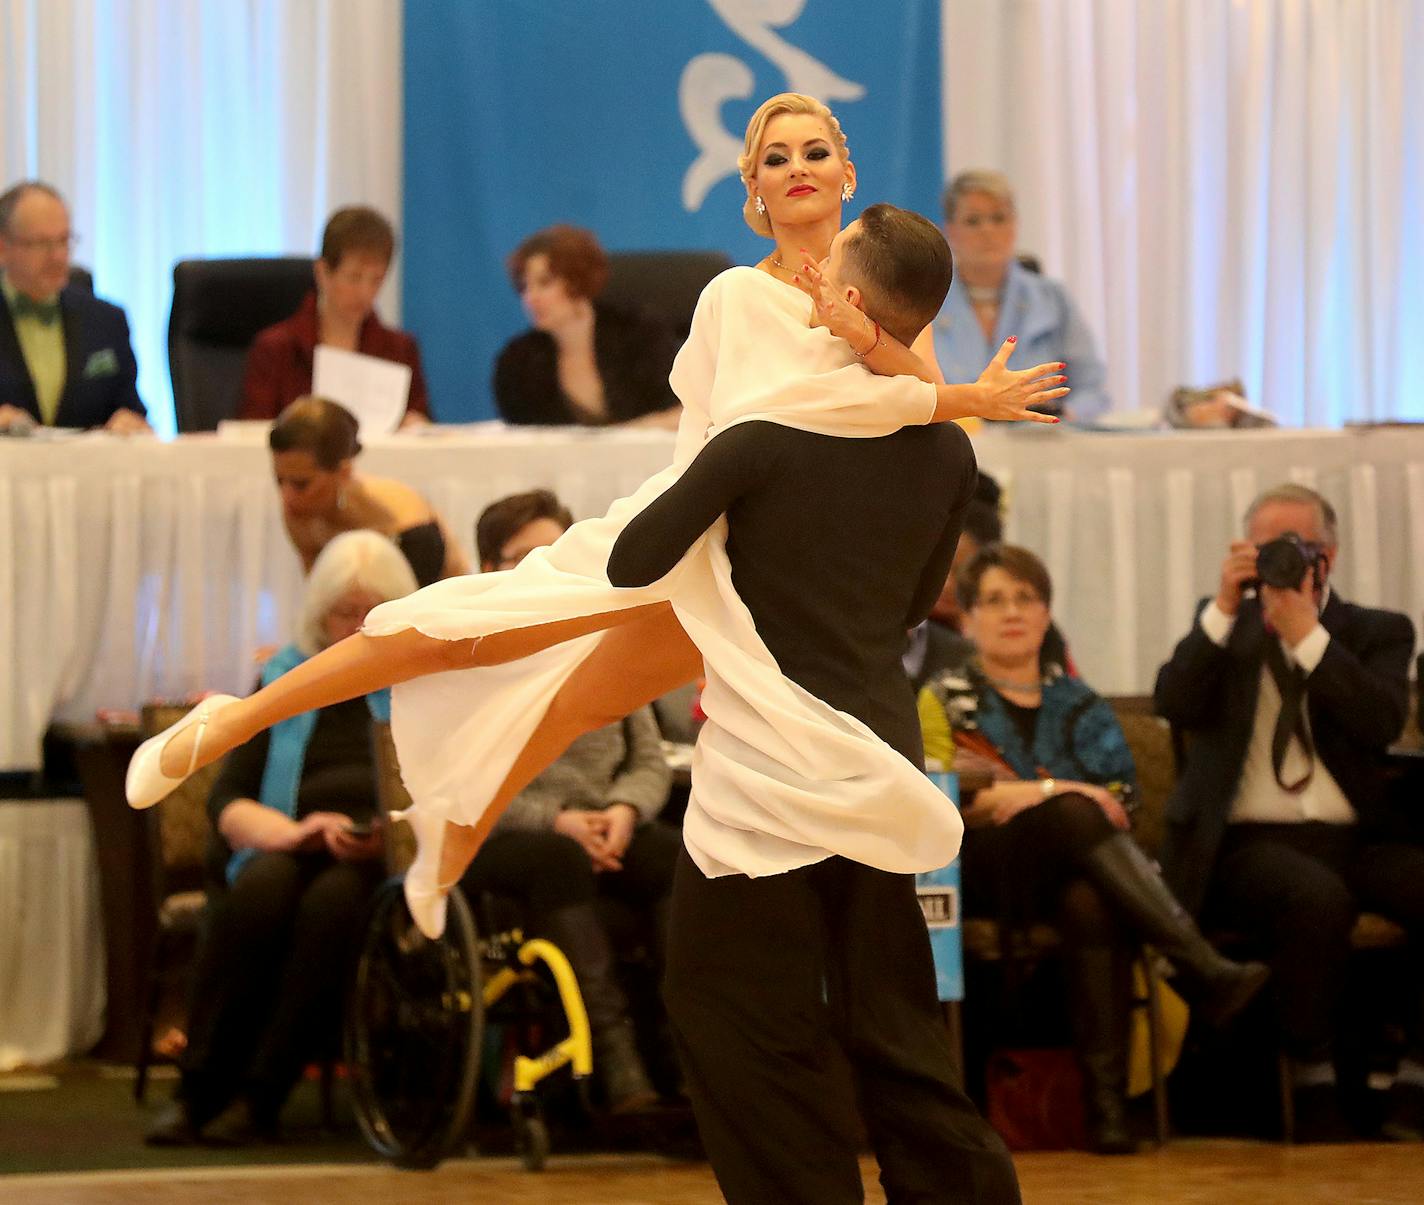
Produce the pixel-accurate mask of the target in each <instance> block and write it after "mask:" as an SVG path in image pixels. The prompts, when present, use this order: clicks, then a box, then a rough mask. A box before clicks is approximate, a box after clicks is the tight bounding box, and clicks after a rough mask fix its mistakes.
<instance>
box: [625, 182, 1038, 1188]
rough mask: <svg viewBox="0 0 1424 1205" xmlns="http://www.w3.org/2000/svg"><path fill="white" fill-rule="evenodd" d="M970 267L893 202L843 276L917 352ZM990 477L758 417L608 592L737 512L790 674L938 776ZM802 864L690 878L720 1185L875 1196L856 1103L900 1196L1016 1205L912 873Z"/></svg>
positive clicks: (676, 905)
mask: <svg viewBox="0 0 1424 1205" xmlns="http://www.w3.org/2000/svg"><path fill="white" fill-rule="evenodd" d="M951 271H952V265H951V260H950V254H949V249H948V247H947V246H946V245H945V243H944V240H943V237H942V236H941V235H940V234H939V232H938V230H937V229H936V228H935V227H934V226H933V225H932V224H931V223H930V222H928V221H926V220H925V219H924V218H921V217H919V216H918V215H915V214H912V213H909V212H906V211H903V210H899V209H896V208H894V207H893V206H889V205H875V206H872V207H870V208H869V209H867V210H866V211H865V213H864V215H863V216H862V217H861V218H860V220H859V221H857V222H853V223H852V224H851V225H850V226H848V227H847V228H846V229H845V230H844V231H843V232H842V233H841V234H839V235H838V236H837V237H836V239H835V241H834V243H833V244H832V246H831V254H830V258H829V261H828V263H827V266H826V276H827V284H828V285H829V286H830V287H831V288H833V289H836V290H838V291H841V292H842V293H843V295H844V296H846V297H847V298H848V299H849V300H850V301H851V302H852V304H856V305H859V306H861V307H862V308H863V309H865V310H866V312H867V313H873V314H875V315H876V317H877V318H878V319H879V321H880V322H881V323H882V324H883V325H884V326H885V327H886V329H887V330H889V331H890V332H891V333H892V334H893V335H895V336H896V338H898V339H900V340H901V342H903V343H905V344H907V345H908V344H909V343H910V342H911V341H912V340H913V339H914V336H915V335H916V333H918V331H920V330H921V329H922V328H923V327H924V325H925V324H926V323H927V322H928V321H929V320H930V319H931V318H932V317H933V316H934V314H935V313H936V312H938V309H939V306H940V305H941V304H942V303H943V300H944V296H945V293H946V292H947V291H948V288H949V283H950V277H951ZM976 474H977V468H976V465H975V461H974V455H973V452H972V450H971V449H970V446H969V441H968V439H967V438H966V437H965V435H964V433H963V432H962V431H961V430H960V429H959V428H957V427H955V426H954V425H953V424H943V425H940V426H933V427H907V428H904V429H902V430H900V431H898V432H896V433H895V434H893V435H889V436H885V437H882V438H868V439H846V438H833V437H828V436H823V435H815V434H810V433H807V432H803V431H798V430H795V429H793V428H790V427H786V426H782V425H780V424H777V423H771V422H763V421H748V422H743V423H740V424H737V425H734V426H732V427H729V428H727V429H726V430H724V431H723V432H721V433H719V434H717V435H716V436H714V437H713V438H712V440H711V441H709V443H708V444H707V445H706V446H705V447H704V448H702V450H701V451H700V452H699V453H698V455H697V458H696V460H695V461H694V462H693V463H692V464H691V465H690V466H689V467H688V468H687V470H686V471H685V472H684V473H683V475H682V476H681V478H680V479H679V480H678V481H677V482H675V483H674V484H673V485H672V486H671V487H670V488H669V489H668V490H667V491H666V492H665V493H664V494H662V495H661V496H660V497H659V498H658V499H656V500H655V501H654V502H653V503H651V504H650V505H649V506H648V507H647V508H645V509H644V510H643V511H642V512H641V513H640V514H638V515H637V516H636V517H635V518H633V519H632V520H631V521H630V522H629V523H628V525H627V527H626V528H625V529H624V531H623V532H622V534H621V535H620V536H619V538H618V540H617V542H616V544H615V545H614V548H613V551H612V554H611V555H610V557H609V561H608V577H609V580H610V582H612V583H613V585H614V586H619V587H635V586H644V585H648V584H650V583H652V582H654V581H657V580H658V579H659V578H660V577H662V576H663V575H664V574H666V573H668V572H669V571H670V570H671V569H672V568H673V567H674V566H675V565H676V564H677V563H678V561H679V560H680V559H681V558H682V556H683V555H684V554H685V553H686V551H687V550H688V549H689V548H690V547H691V546H692V545H693V544H694V543H695V542H696V540H697V539H698V537H700V536H701V535H702V534H703V532H705V531H706V530H707V529H708V527H710V526H711V525H712V524H713V523H715V522H716V521H717V520H718V519H719V518H720V517H721V516H723V515H725V516H726V519H727V539H726V548H727V555H728V558H729V560H730V562H731V567H732V577H733V581H734V583H735V586H736V591H737V594H738V595H739V597H740V598H741V599H742V601H743V602H744V603H745V605H746V607H747V609H748V610H749V611H750V613H751V616H752V619H753V621H754V623H755V625H756V629H757V633H758V635H759V636H760V637H761V639H762V641H763V643H764V644H765V646H766V648H767V649H768V650H769V651H770V652H771V654H772V655H773V656H774V657H775V659H776V662H777V665H778V666H779V668H780V670H781V672H782V673H783V674H784V675H785V676H786V677H787V678H789V679H791V680H792V681H793V682H795V683H797V684H799V685H800V686H801V687H803V688H804V689H805V690H807V691H809V692H810V693H811V694H813V695H815V696H817V697H818V698H820V699H821V700H822V701H824V702H826V703H829V704H830V705H831V706H833V707H835V708H837V709H839V710H840V711H842V712H845V713H846V714H848V715H850V716H852V717H854V718H856V719H858V720H860V721H861V722H863V723H864V724H865V725H866V726H867V727H868V728H870V729H871V730H872V731H873V732H874V733H875V734H876V735H878V736H879V737H880V738H881V739H882V740H884V741H885V742H886V743H887V744H889V745H891V746H892V747H893V748H894V749H896V750H897V751H898V752H899V753H901V754H902V755H903V756H905V757H906V758H908V759H910V760H911V761H913V762H915V763H917V764H918V763H919V762H920V761H921V760H922V750H921V746H920V733H919V724H918V721H917V718H916V714H915V705H914V698H913V694H912V692H911V689H910V685H909V682H908V680H907V678H906V677H905V673H904V669H903V667H902V665H901V654H902V652H903V650H904V642H905V632H906V631H907V630H908V629H909V628H912V627H914V626H915V625H916V624H918V623H919V622H921V621H922V620H923V619H924V618H925V616H926V615H927V614H928V613H929V609H930V607H931V605H932V604H933V603H934V601H935V599H936V598H937V597H938V595H939V591H940V587H941V586H942V585H943V583H944V578H945V574H946V572H947V570H948V567H949V563H950V560H951V558H952V557H953V554H954V548H955V545H956V543H957V541H958V538H959V529H960V524H961V521H962V518H963V513H964V509H965V507H966V506H967V504H968V503H969V501H970V499H971V497H972V495H973V490H974V483H975V479H976ZM946 483H948V487H947V486H946ZM693 789H694V796H695V794H696V790H697V785H696V772H695V770H694V787H693ZM710 802H712V801H709V803H710ZM808 806H814V803H813V802H808ZM895 806H896V801H895V800H894V799H886V800H885V809H886V812H887V814H890V813H893V810H894V808H895ZM945 806H946V807H948V806H950V805H949V804H948V803H947V802H946V805H945ZM806 861H807V863H808V864H807V865H804V866H802V867H801V868H800V869H795V870H789V871H786V872H784V873H781V874H775V875H770V876H767V877H762V878H750V877H748V876H747V875H746V874H745V873H730V874H722V875H721V876H720V877H708V876H707V875H706V874H704V872H703V870H702V869H699V867H698V866H697V865H696V864H695V863H694V862H693V861H692V859H691V858H690V857H689V856H688V855H687V854H686V853H685V852H684V854H683V858H682V861H681V863H680V864H679V867H678V872H677V878H676V881H675V884H674V888H673V903H672V920H671V928H670V937H669V952H668V964H667V971H666V976H667V977H666V983H665V988H664V991H665V995H666V998H667V1004H668V1010H669V1014H670V1017H671V1019H672V1023H673V1027H674V1032H675V1035H676V1037H677V1040H678V1044H679V1046H680V1049H681V1052H682V1055H683V1066H684V1072H685V1074H686V1077H687V1083H688V1088H689V1092H690V1094H691V1096H692V1100H693V1106H694V1109H695V1110H696V1113H697V1119H698V1124H699V1127H700V1129H701V1132H702V1137H703V1141H704V1142H705V1144H706V1147H707V1150H708V1154H709V1156H710V1158H711V1161H712V1166H713V1169H714V1171H715V1172H716V1175H717V1179H718V1182H719V1184H720V1185H721V1188H722V1191H723V1193H724V1194H725V1195H726V1197H727V1199H728V1200H729V1201H731V1202H733V1203H734V1205H740V1203H743V1202H745V1203H748V1205H750V1203H752V1202H757V1203H760V1202H766V1201H778V1202H806V1203H807V1205H812V1203H814V1205H836V1203H839V1202H859V1201H861V1200H862V1199H863V1190H862V1185H861V1180H860V1172H859V1167H858V1163H857V1139H858V1133H859V1131H858V1127H857V1122H856V1113H857V1107H856V1106H857V1102H858V1104H859V1112H860V1115H861V1117H862V1118H863V1120H864V1123H865V1126H866V1129H867V1130H868V1132H869V1136H870V1141H871V1145H872V1147H873V1148H874V1150H875V1154H876V1156H877V1158H878V1159H879V1162H880V1169H881V1181H882V1183H883V1184H884V1186H885V1189H886V1192H887V1194H888V1195H889V1197H890V1199H891V1200H892V1201H896V1202H911V1201H913V1202H934V1201H945V1202H949V1201H954V1202H970V1201H972V1202H992V1203H994V1205H999V1203H1001V1202H1003V1203H1008V1202H1017V1201H1018V1200H1019V1194H1018V1186H1017V1181H1016V1178H1015V1175H1014V1170H1013V1165H1012V1163H1011V1161H1010V1159H1009V1156H1008V1152H1007V1150H1006V1149H1005V1147H1004V1145H1003V1143H1002V1142H1001V1141H1000V1140H999V1138H998V1136H997V1135H995V1134H994V1133H993V1131H992V1130H990V1129H989V1127H988V1126H987V1125H986V1124H985V1122H984V1121H983V1119H982V1118H981V1117H980V1116H979V1115H978V1113H977V1112H976V1111H975V1109H974V1107H973V1105H972V1104H971V1103H970V1102H969V1100H968V1099H967V1098H966V1097H965V1096H964V1095H963V1093H962V1092H961V1091H960V1090H959V1089H958V1088H957V1087H956V1086H955V1073H954V1067H953V1060H952V1058H951V1055H950V1050H949V1045H948V1042H947V1039H946V1035H945V1032H944V1028H943V1025H942V1023H941V1020H940V1016H939V1008H938V1004H937V1001H936V998H935V986H934V970H933V963H932V958H931V954H930V947H929V939H928V934H927V932H926V929H925V924H924V921H923V919H922V917H921V915H920V911H919V907H918V905H917V902H916V898H915V888H914V881H913V878H912V877H911V876H909V875H896V874H890V873H887V872H884V871H880V870H875V869H873V868H871V867H870V866H867V865H863V864H861V863H859V862H856V861H853V860H850V859H848V858H846V857H840V856H827V855H826V854H825V851H811V850H808V851H807V854H806ZM730 869H731V870H732V871H734V872H735V871H737V867H736V866H732V867H730Z"/></svg>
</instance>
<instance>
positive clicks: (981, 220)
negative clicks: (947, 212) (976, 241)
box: [959, 213, 1014, 230]
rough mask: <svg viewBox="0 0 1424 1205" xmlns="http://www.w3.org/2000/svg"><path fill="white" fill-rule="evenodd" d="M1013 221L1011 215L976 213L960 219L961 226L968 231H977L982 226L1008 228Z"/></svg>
mask: <svg viewBox="0 0 1424 1205" xmlns="http://www.w3.org/2000/svg"><path fill="white" fill-rule="evenodd" d="M1013 220H1014V215H1013V214H1011V213H976V214H971V215H970V216H969V217H967V218H960V219H959V224H960V225H961V226H963V227H965V228H966V229H968V230H977V229H978V228H979V227H980V226H1007V225H1008V224H1009V223H1010V222H1012V221H1013Z"/></svg>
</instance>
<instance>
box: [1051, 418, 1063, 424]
mask: <svg viewBox="0 0 1424 1205" xmlns="http://www.w3.org/2000/svg"><path fill="white" fill-rule="evenodd" d="M1053 421H1054V422H1055V423H1061V422H1062V421H1063V420H1062V419H1061V418H1055V419H1054V420H1053Z"/></svg>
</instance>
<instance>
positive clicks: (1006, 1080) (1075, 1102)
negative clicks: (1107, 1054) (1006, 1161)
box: [987, 1049, 1088, 1151]
mask: <svg viewBox="0 0 1424 1205" xmlns="http://www.w3.org/2000/svg"><path fill="white" fill-rule="evenodd" d="M987 1079H988V1097H989V1124H990V1125H991V1126H993V1127H994V1129H995V1130H997V1131H998V1134H999V1137H1001V1138H1002V1139H1003V1140H1004V1142H1005V1143H1006V1144H1007V1145H1008V1148H1009V1149H1010V1150H1011V1151H1062V1150H1070V1149H1082V1148H1083V1147H1086V1146H1087V1138H1088V1135H1087V1123H1086V1119H1085V1117H1084V1115H1083V1075H1082V1072H1081V1071H1080V1070H1079V1069H1078V1060H1077V1059H1076V1058H1075V1057H1074V1055H1073V1052H1072V1051H1071V1050H1062V1049H1059V1050H1000V1051H997V1052H996V1053H994V1054H993V1055H991V1056H990V1057H989V1065H988V1068H987Z"/></svg>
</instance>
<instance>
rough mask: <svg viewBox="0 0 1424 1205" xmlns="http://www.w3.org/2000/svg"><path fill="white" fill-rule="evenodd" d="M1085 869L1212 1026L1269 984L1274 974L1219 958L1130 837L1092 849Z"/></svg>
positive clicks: (1255, 964) (1122, 835) (1254, 964)
mask: <svg viewBox="0 0 1424 1205" xmlns="http://www.w3.org/2000/svg"><path fill="white" fill-rule="evenodd" d="M1083 870H1084V871H1085V872H1086V874H1087V875H1088V877H1089V878H1091V879H1092V881H1093V882H1094V883H1095V884H1096V885H1097V887H1098V888H1099V889H1100V890H1101V891H1102V893H1103V894H1104V895H1105V896H1107V897H1108V899H1110V900H1111V901H1112V902H1113V903H1114V904H1115V905H1116V906H1117V908H1118V909H1119V910H1120V911H1121V913H1122V914H1123V916H1124V918H1125V919H1126V920H1127V922H1128V924H1129V925H1130V926H1131V927H1132V928H1133V929H1134V930H1135V931H1136V933H1137V934H1138V936H1140V937H1141V938H1142V939H1143V940H1144V941H1147V942H1150V943H1151V944H1152V945H1153V946H1155V947H1156V948H1157V949H1158V950H1160V951H1161V952H1162V953H1163V954H1164V955H1166V957H1167V958H1168V959H1169V960H1170V961H1171V963H1172V965H1173V966H1174V967H1175V968H1176V970H1177V980H1176V982H1177V985H1178V986H1179V987H1180V988H1181V989H1182V994H1183V995H1184V996H1186V997H1187V998H1188V1000H1189V1001H1190V1003H1191V1004H1192V1005H1193V1006H1194V1007H1196V1008H1197V1010H1198V1011H1199V1012H1200V1013H1201V1014H1202V1015H1203V1017H1204V1018H1205V1019H1206V1020H1207V1021H1208V1022H1210V1023H1211V1024H1213V1025H1224V1024H1225V1023H1226V1022H1227V1021H1229V1020H1230V1019H1231V1018H1232V1017H1234V1016H1235V1015H1236V1014H1237V1013H1238V1012H1240V1011H1241V1010H1242V1009H1243V1008H1245V1007H1246V1005H1247V1004H1248V1003H1249V1002H1250V1001H1251V998H1252V997H1253V996H1255V994H1256V993H1257V992H1259V991H1260V990H1261V988H1262V987H1263V986H1264V985H1265V982H1266V978H1267V976H1269V975H1270V969H1269V968H1268V967H1267V966H1266V965H1265V964H1264V963H1260V962H1233V961H1232V960H1231V959H1229V958H1225V957H1223V956H1222V955H1221V954H1220V953H1218V952H1217V950H1216V948H1215V947H1214V946H1213V945H1212V944H1211V943H1210V942H1209V941H1207V939H1206V938H1205V937H1203V936H1202V935H1201V930H1199V929H1198V928H1197V926H1196V923H1195V922H1194V921H1193V920H1192V918H1191V916H1190V915H1189V914H1188V913H1187V910H1186V909H1185V908H1183V907H1182V905H1181V904H1180V903H1178V902H1177V897H1176V896H1174V895H1173V894H1172V892H1171V889H1170V888H1169V887H1168V886H1167V884H1166V883H1164V882H1163V881H1162V876H1161V875H1159V874H1158V873H1157V868H1156V867H1155V866H1153V865H1152V863H1151V862H1150V861H1149V860H1148V858H1147V855H1146V854H1144V853H1143V852H1142V850H1141V849H1140V848H1139V847H1138V845H1137V842H1135V841H1134V840H1133V839H1132V838H1131V837H1129V836H1128V835H1127V834H1126V833H1114V834H1113V835H1112V836H1111V837H1108V838H1107V839H1106V840H1103V841H1100V842H1099V843H1098V844H1097V845H1096V846H1094V847H1093V849H1092V850H1091V851H1089V853H1088V854H1087V856H1086V857H1085V858H1084V859H1083Z"/></svg>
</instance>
